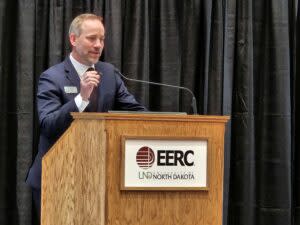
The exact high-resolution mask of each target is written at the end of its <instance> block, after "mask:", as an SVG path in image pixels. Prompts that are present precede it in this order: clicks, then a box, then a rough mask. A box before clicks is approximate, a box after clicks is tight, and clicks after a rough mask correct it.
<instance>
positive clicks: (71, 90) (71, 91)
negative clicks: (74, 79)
mask: <svg viewBox="0 0 300 225" xmlns="http://www.w3.org/2000/svg"><path fill="white" fill-rule="evenodd" d="M64 89H65V92H66V93H67V94H76V93H78V91H77V87H74V86H65V87H64Z"/></svg>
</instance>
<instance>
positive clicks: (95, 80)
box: [80, 70, 100, 101]
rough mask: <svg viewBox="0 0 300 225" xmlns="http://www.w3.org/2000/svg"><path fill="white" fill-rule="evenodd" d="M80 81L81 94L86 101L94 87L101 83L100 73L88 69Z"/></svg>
mask: <svg viewBox="0 0 300 225" xmlns="http://www.w3.org/2000/svg"><path fill="white" fill-rule="evenodd" d="M83 77H84V78H83V79H82V80H81V81H80V95H81V97H82V99H83V100H84V101H88V100H89V98H90V96H91V93H92V91H93V89H94V88H97V86H98V85H99V83H100V75H99V74H98V72H97V71H96V70H94V71H87V72H85V73H84V75H83Z"/></svg>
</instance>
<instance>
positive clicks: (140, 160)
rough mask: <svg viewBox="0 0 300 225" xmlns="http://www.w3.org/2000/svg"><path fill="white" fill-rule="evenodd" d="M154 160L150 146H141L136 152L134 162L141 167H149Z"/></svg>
mask: <svg viewBox="0 0 300 225" xmlns="http://www.w3.org/2000/svg"><path fill="white" fill-rule="evenodd" d="M154 161H155V155H154V152H153V150H152V149H151V148H149V147H146V146H144V147H141V148H140V149H139V150H138V151H137V153H136V163H137V164H138V166H139V167H141V168H142V169H148V168H150V167H151V166H152V165H153V163H154Z"/></svg>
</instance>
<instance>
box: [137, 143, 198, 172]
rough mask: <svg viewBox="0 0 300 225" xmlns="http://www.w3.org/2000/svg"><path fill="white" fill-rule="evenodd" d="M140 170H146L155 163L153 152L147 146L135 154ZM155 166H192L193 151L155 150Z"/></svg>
mask: <svg viewBox="0 0 300 225" xmlns="http://www.w3.org/2000/svg"><path fill="white" fill-rule="evenodd" d="M136 162H137V164H138V166H139V167H140V168H143V169H148V168H150V167H152V165H153V164H154V162H155V154H154V152H153V150H152V149H151V148H149V147H147V146H144V147H142V148H140V149H139V150H138V151H137V154H136ZM157 166H194V151H193V150H187V151H182V150H157Z"/></svg>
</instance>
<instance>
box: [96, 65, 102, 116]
mask: <svg viewBox="0 0 300 225" xmlns="http://www.w3.org/2000/svg"><path fill="white" fill-rule="evenodd" d="M95 69H96V71H97V72H98V73H99V74H100V73H101V66H100V62H98V63H97V64H95ZM102 85H103V82H102V81H101V75H100V83H99V86H98V107H97V112H103V100H104V99H103V94H102V89H103V88H102Z"/></svg>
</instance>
